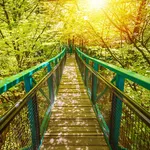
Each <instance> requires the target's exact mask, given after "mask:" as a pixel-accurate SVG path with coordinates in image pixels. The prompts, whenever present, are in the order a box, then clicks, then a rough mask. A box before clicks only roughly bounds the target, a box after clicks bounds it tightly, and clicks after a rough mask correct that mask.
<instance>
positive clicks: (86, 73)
mask: <svg viewBox="0 0 150 150" xmlns="http://www.w3.org/2000/svg"><path fill="white" fill-rule="evenodd" d="M86 64H89V59H88V58H86ZM87 85H88V68H87V67H85V86H86V87H87Z"/></svg>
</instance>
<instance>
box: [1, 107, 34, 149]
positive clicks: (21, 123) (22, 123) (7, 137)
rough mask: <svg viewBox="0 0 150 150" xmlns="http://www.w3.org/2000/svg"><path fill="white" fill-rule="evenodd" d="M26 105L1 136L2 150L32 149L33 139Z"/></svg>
mask: <svg viewBox="0 0 150 150" xmlns="http://www.w3.org/2000/svg"><path fill="white" fill-rule="evenodd" d="M28 116H29V112H28V106H27V105H26V106H25V107H24V108H23V109H22V110H21V111H20V112H19V113H18V114H17V115H16V116H15V117H14V119H13V120H12V121H11V123H10V124H9V125H8V126H7V127H6V128H5V129H4V131H3V132H2V133H1V134H0V149H1V150H19V149H21V148H28V149H32V137H31V128H30V121H29V117H28Z"/></svg>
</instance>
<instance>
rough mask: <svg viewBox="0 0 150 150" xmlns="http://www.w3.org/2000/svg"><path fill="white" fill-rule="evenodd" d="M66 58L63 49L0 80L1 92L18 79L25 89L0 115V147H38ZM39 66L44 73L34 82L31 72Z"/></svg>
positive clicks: (5, 149)
mask: <svg viewBox="0 0 150 150" xmlns="http://www.w3.org/2000/svg"><path fill="white" fill-rule="evenodd" d="M65 61H66V50H65V49H63V51H62V52H61V53H60V54H59V55H57V56H56V57H54V58H52V59H50V60H49V61H47V62H44V63H42V64H40V65H38V66H35V67H33V68H31V69H28V70H26V71H23V72H21V73H19V74H17V75H15V76H13V77H10V78H7V79H4V80H2V81H0V94H2V93H4V92H6V91H7V90H9V89H10V88H11V87H13V86H15V85H17V84H19V83H20V82H23V83H24V88H25V91H26V93H27V94H26V95H25V96H24V97H23V98H22V99H20V100H19V101H18V102H17V103H16V104H15V105H14V106H13V107H12V108H11V109H10V110H9V111H7V113H5V115H3V116H1V118H0V149H2V150H12V149H13V150H17V149H23V150H25V149H35V150H36V149H39V146H40V144H41V141H42V138H43V136H44V132H45V130H46V128H47V126H48V121H49V119H50V114H51V109H52V107H53V103H54V100H55V94H56V92H57V89H58V86H59V83H60V79H61V76H62V71H63V67H64V64H65ZM52 66H53V67H52ZM41 69H45V72H47V73H46V75H45V76H44V77H43V78H42V79H41V80H40V81H39V82H38V83H36V81H35V79H33V76H34V73H36V72H38V71H40V70H41ZM46 70H47V71H46Z"/></svg>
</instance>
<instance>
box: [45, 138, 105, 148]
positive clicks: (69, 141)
mask: <svg viewBox="0 0 150 150" xmlns="http://www.w3.org/2000/svg"><path fill="white" fill-rule="evenodd" d="M43 144H44V145H52V146H54V145H55V146H58V145H69V146H85V145H86V146H105V145H106V142H105V139H104V137H103V136H83V137H76V136H68V137H63V136H60V137H56V136H45V138H44V141H43Z"/></svg>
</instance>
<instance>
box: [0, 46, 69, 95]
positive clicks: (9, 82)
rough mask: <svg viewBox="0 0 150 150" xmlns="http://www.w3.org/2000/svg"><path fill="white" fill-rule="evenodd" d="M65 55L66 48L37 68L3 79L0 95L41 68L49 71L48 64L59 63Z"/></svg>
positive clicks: (0, 85)
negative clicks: (57, 61)
mask: <svg viewBox="0 0 150 150" xmlns="http://www.w3.org/2000/svg"><path fill="white" fill-rule="evenodd" d="M65 54H66V48H64V49H63V51H62V52H61V53H59V54H58V55H57V56H55V57H53V58H52V59H50V60H48V61H46V62H43V63H41V64H39V65H37V66H34V67H32V68H30V69H27V70H25V71H23V72H21V73H18V74H16V75H14V76H11V77H8V78H5V79H3V80H1V81H0V94H2V93H3V92H6V91H7V90H8V89H10V88H11V87H13V86H15V85H16V84H18V83H20V82H21V81H24V79H25V78H26V77H29V76H32V75H33V74H34V73H35V72H37V71H39V70H41V69H42V68H45V67H47V68H49V71H50V67H49V64H50V63H54V62H55V61H56V60H57V59H58V60H59V61H60V60H61V59H62V58H63V57H64V56H65Z"/></svg>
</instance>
